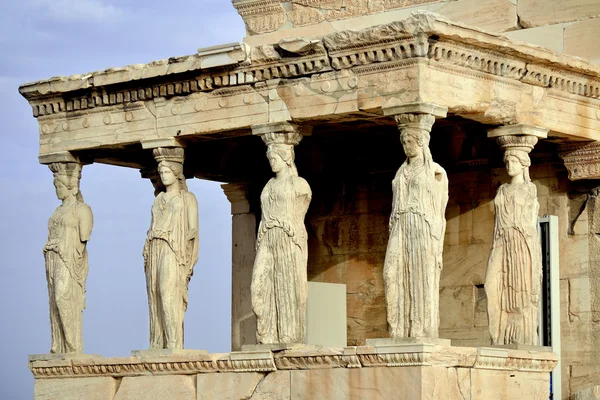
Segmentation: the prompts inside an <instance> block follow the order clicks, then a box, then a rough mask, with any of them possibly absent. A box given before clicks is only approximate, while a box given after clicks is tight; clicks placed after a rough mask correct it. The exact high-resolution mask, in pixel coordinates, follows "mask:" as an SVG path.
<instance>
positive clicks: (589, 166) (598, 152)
mask: <svg viewBox="0 0 600 400" xmlns="http://www.w3.org/2000/svg"><path fill="white" fill-rule="evenodd" d="M558 154H559V156H560V158H562V160H563V161H564V163H565V167H566V168H567V171H569V179H570V180H572V181H577V180H580V179H600V142H578V143H569V144H566V145H563V146H561V147H560V148H559V153H558Z"/></svg>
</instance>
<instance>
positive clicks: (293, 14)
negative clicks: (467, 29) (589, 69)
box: [233, 0, 600, 62]
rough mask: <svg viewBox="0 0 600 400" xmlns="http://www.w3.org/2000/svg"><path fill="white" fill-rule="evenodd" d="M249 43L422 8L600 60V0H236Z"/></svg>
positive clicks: (358, 25) (355, 25)
mask: <svg viewBox="0 0 600 400" xmlns="http://www.w3.org/2000/svg"><path fill="white" fill-rule="evenodd" d="M233 4H234V7H236V8H237V10H238V12H239V13H240V15H241V16H242V18H243V20H244V22H245V24H246V31H247V34H248V37H247V38H246V39H245V40H246V41H247V42H248V43H250V44H253V45H257V44H264V43H276V42H278V41H279V40H281V39H283V38H285V37H292V36H305V37H311V36H312V37H318V36H323V35H326V34H328V33H331V32H335V31H342V30H346V29H364V28H366V27H369V26H373V25H378V24H384V23H388V22H392V21H396V20H400V19H404V18H406V17H408V15H409V14H410V13H411V12H413V11H416V10H426V11H431V12H435V13H438V14H441V15H443V16H445V17H448V18H450V19H452V20H454V21H457V22H462V23H464V24H468V25H473V26H476V27H480V28H483V29H486V30H488V31H490V32H502V33H506V35H507V36H508V37H510V38H511V39H514V40H519V41H523V42H528V43H532V44H536V45H539V46H543V47H546V48H549V49H551V50H553V51H556V52H557V53H559V54H562V53H565V54H570V55H575V56H579V57H583V58H587V59H590V60H592V61H595V62H600V46H598V45H597V44H596V41H595V40H590V39H589V38H595V37H597V36H598V34H600V2H598V1H597V0H570V1H564V0H448V1H435V0H433V1H432V0H403V1H399V0H353V1H344V0H270V1H258V0H250V1H248V0H246V1H241V0H233Z"/></svg>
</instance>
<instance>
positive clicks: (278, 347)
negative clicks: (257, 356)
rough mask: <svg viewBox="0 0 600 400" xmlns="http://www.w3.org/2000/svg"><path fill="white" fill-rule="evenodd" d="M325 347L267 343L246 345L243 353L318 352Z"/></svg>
mask: <svg viewBox="0 0 600 400" xmlns="http://www.w3.org/2000/svg"><path fill="white" fill-rule="evenodd" d="M322 347H323V346H319V345H313V344H304V343H265V344H245V345H243V346H242V351H283V350H316V349H320V348H322Z"/></svg>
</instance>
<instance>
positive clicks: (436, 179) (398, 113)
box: [367, 103, 449, 344]
mask: <svg viewBox="0 0 600 400" xmlns="http://www.w3.org/2000/svg"><path fill="white" fill-rule="evenodd" d="M446 112H447V109H446V108H445V107H441V106H438V105H435V104H429V103H409V104H402V105H397V106H389V107H384V108H383V113H384V115H386V116H394V119H395V120H396V123H397V124H398V129H399V130H400V140H401V142H402V147H403V149H404V153H405V155H406V160H405V161H404V163H403V164H402V165H401V166H400V169H399V170H398V172H397V173H396V177H395V178H394V180H393V181H392V192H393V203H392V214H391V216H390V238H389V242H388V247H387V251H386V256H385V262H384V271H383V275H384V285H385V295H386V308H387V320H388V328H389V331H390V337H391V339H392V341H394V342H402V341H407V340H413V339H414V338H426V339H428V340H430V341H436V339H437V337H438V328H439V284H440V275H441V270H442V251H443V245H444V233H445V230H446V219H445V211H446V205H447V203H448V178H447V176H446V171H444V169H443V168H442V167H441V166H440V165H439V164H437V163H435V162H434V161H433V159H432V157H431V152H430V150H429V139H430V133H431V129H432V127H433V124H434V122H435V118H436V117H440V118H443V117H445V116H446ZM408 338H410V339H408ZM383 341H385V340H383ZM436 342H438V343H441V342H440V341H436ZM444 343H445V342H444ZM367 344H383V343H382V342H381V339H374V340H368V341H367ZM445 344H449V343H445Z"/></svg>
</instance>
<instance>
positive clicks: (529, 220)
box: [485, 127, 546, 345]
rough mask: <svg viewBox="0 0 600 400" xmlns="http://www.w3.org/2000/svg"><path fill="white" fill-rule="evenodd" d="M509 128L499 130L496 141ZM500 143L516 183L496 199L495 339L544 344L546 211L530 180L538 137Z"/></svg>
mask: <svg viewBox="0 0 600 400" xmlns="http://www.w3.org/2000/svg"><path fill="white" fill-rule="evenodd" d="M508 129H509V127H505V128H499V129H496V130H495V131H492V132H490V136H492V137H493V136H495V135H496V134H494V133H493V132H499V131H500V133H498V134H501V133H502V132H505V131H507V130H508ZM517 129H518V131H521V130H523V131H525V129H521V128H517ZM506 133H508V132H506ZM522 133H524V132H522ZM545 134H546V131H543V135H545ZM497 141H498V144H499V145H500V146H501V147H502V149H503V150H504V163H505V165H506V170H507V172H508V175H509V177H510V183H505V184H503V185H502V186H500V188H499V189H498V193H497V195H496V198H495V199H494V209H495V224H494V237H493V242H492V248H491V252H490V258H489V260H488V265H487V271H486V276H485V292H486V295H487V309H488V317H489V329H490V336H491V338H492V343H493V344H496V345H507V344H523V345H539V337H538V325H539V307H540V301H541V299H540V295H541V284H542V248H541V244H540V240H539V234H538V232H537V219H538V214H539V207H540V206H539V203H538V199H537V189H536V186H535V185H534V184H533V183H532V182H531V177H530V176H529V166H530V165H531V159H530V158H529V155H528V154H529V152H531V150H532V149H533V146H534V145H535V144H536V143H537V141H538V138H537V136H535V135H526V134H521V135H502V136H499V137H498V139H497Z"/></svg>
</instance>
